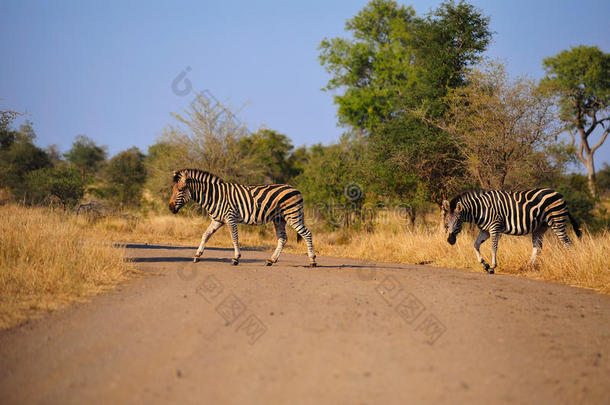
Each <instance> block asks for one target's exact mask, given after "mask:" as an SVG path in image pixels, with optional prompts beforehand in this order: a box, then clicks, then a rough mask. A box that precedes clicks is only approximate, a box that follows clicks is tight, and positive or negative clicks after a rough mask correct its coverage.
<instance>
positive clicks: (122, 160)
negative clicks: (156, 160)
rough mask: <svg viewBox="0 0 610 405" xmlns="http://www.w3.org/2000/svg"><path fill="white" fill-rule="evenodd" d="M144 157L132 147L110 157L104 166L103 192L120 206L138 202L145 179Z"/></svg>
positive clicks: (135, 204)
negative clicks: (104, 182) (104, 183)
mask: <svg viewBox="0 0 610 405" xmlns="http://www.w3.org/2000/svg"><path fill="white" fill-rule="evenodd" d="M144 159H145V156H144V154H143V153H142V152H140V150H139V149H138V148H136V147H133V148H130V149H127V150H125V151H123V152H120V153H118V154H117V155H115V156H114V157H112V159H110V160H109V161H108V164H107V165H106V167H105V168H104V179H105V180H106V183H107V187H106V188H105V190H104V191H105V192H104V194H105V195H106V198H108V199H109V200H110V201H112V202H113V203H115V204H116V205H117V206H119V207H120V208H124V207H126V206H138V205H139V204H140V201H141V198H142V190H143V188H144V183H145V181H146V167H145V164H144Z"/></svg>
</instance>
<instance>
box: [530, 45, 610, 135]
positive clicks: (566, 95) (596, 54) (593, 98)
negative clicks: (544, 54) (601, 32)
mask: <svg viewBox="0 0 610 405" xmlns="http://www.w3.org/2000/svg"><path fill="white" fill-rule="evenodd" d="M543 66H544V69H545V70H546V76H545V78H544V79H543V80H542V82H541V85H542V87H543V88H544V89H546V90H550V91H552V92H554V93H555V94H557V95H558V96H559V97H560V105H561V113H562V118H563V119H564V120H566V121H568V122H571V123H573V124H574V123H575V122H574V120H575V119H576V120H578V119H580V120H587V121H588V120H591V119H592V117H591V115H590V114H591V113H594V112H597V111H600V110H604V109H607V108H608V106H609V105H610V54H607V53H604V52H602V51H601V50H600V49H599V48H598V47H597V46H585V45H581V46H577V47H573V48H572V49H570V50H564V51H561V52H560V53H558V54H557V55H555V56H553V57H550V58H546V59H544V60H543Z"/></svg>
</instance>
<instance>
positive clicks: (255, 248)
mask: <svg viewBox="0 0 610 405" xmlns="http://www.w3.org/2000/svg"><path fill="white" fill-rule="evenodd" d="M113 246H114V247H124V248H126V249H160V250H197V248H198V247H199V246H169V245H149V244H146V243H115V244H114V245H113ZM240 249H241V250H242V251H255V252H259V251H264V250H268V249H267V248H264V247H262V246H243V247H242V246H240ZM205 250H215V251H219V252H223V251H226V252H228V251H231V252H232V251H233V248H232V247H226V248H224V247H213V246H206V247H205Z"/></svg>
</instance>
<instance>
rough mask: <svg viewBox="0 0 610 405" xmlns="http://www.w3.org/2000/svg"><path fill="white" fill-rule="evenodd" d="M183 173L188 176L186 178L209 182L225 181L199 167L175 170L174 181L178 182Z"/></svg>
mask: <svg viewBox="0 0 610 405" xmlns="http://www.w3.org/2000/svg"><path fill="white" fill-rule="evenodd" d="M182 175H185V176H186V180H191V181H197V182H202V181H205V182H207V183H224V180H223V179H221V178H220V177H218V176H216V175H215V174H213V173H210V172H207V171H205V170H199V169H180V170H176V171H175V172H174V183H177V182H178V181H179V180H180V178H181V177H182Z"/></svg>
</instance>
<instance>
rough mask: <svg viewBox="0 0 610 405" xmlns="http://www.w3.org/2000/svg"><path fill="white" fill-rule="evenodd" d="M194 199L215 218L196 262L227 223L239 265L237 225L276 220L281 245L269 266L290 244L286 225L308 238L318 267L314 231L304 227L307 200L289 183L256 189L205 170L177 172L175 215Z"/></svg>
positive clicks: (173, 200)
mask: <svg viewBox="0 0 610 405" xmlns="http://www.w3.org/2000/svg"><path fill="white" fill-rule="evenodd" d="M190 199H193V200H194V201H196V202H197V203H198V204H199V205H201V206H202V207H203V208H205V210H206V211H207V212H208V214H209V216H210V218H211V219H212V223H211V224H210V226H209V227H208V229H207V230H206V231H205V232H204V234H203V236H202V238H201V244H200V245H199V249H197V252H196V253H195V259H194V260H195V262H197V261H198V259H199V257H200V256H201V254H202V253H203V250H204V248H205V244H206V242H207V241H208V239H209V238H210V237H211V236H212V235H213V234H214V233H215V232H216V231H217V230H218V229H220V227H222V226H223V225H224V224H225V223H226V224H228V225H229V227H230V228H231V238H232V240H233V246H234V248H235V257H234V259H233V264H238V263H239V258H240V257H241V253H240V250H239V244H238V236H237V224H239V223H243V224H248V225H263V224H266V223H268V222H271V221H273V224H274V225H275V232H276V234H277V238H278V244H277V248H276V249H275V252H274V253H273V255H272V256H271V259H269V260H267V265H268V266H270V265H271V264H273V263H276V262H277V260H278V257H279V255H280V253H281V252H282V249H283V247H284V245H285V244H286V239H287V237H286V224H288V225H290V226H292V227H293V228H294V230H295V231H296V232H297V234H298V235H300V236H301V237H302V238H303V239H305V242H306V243H307V254H308V256H309V262H310V266H311V267H315V266H316V261H315V259H316V256H315V254H314V251H313V243H312V238H311V232H310V231H309V230H308V229H307V228H306V227H305V224H304V216H303V197H302V196H301V193H300V192H299V191H298V190H297V189H295V188H294V187H292V186H289V185H287V184H266V185H256V186H250V185H242V184H235V183H229V182H225V181H223V180H222V179H221V178H219V177H218V176H215V175H213V174H211V173H208V172H205V171H202V170H197V169H183V170H178V171H176V172H174V186H173V192H172V198H171V200H170V203H169V207H170V210H171V211H172V212H173V213H174V214H175V213H177V212H178V210H179V209H180V208H181V207H182V206H184V204H186V203H187V202H188V201H189V200H190Z"/></svg>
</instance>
